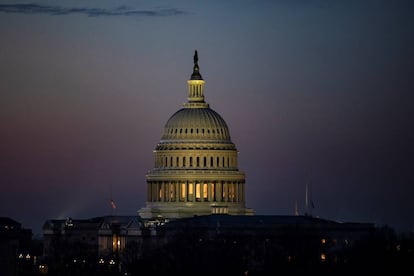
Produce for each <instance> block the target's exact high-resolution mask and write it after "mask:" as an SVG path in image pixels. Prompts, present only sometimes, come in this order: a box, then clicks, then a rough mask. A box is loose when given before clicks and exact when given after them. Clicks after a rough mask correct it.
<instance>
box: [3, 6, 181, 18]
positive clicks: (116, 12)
mask: <svg viewBox="0 0 414 276" xmlns="http://www.w3.org/2000/svg"><path fill="white" fill-rule="evenodd" d="M0 12H3V13H24V14H49V15H68V14H84V15H87V16H91V17H92V16H173V15H181V14H185V12H184V11H181V10H178V9H174V8H170V9H153V10H139V9H133V8H130V7H127V6H120V7H116V8H112V9H100V8H67V7H60V6H48V5H38V4H0Z"/></svg>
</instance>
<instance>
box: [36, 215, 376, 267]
mask: <svg viewBox="0 0 414 276" xmlns="http://www.w3.org/2000/svg"><path fill="white" fill-rule="evenodd" d="M43 229H44V253H45V255H44V257H45V260H46V261H48V262H49V269H52V267H51V265H52V266H55V267H54V268H53V269H52V271H55V272H56V273H58V271H59V269H61V268H62V267H65V269H68V267H72V269H75V267H77V266H79V265H82V266H83V269H85V270H86V271H89V270H90V271H98V270H99V269H104V270H105V271H107V270H108V269H112V270H113V271H116V272H128V273H130V274H133V275H138V274H139V273H143V272H145V273H156V274H157V275H163V274H169V273H170V272H175V273H178V274H179V275H183V274H184V275H185V274H187V273H188V274H187V275H189V274H191V275H194V273H198V274H201V275H211V274H212V273H213V274H214V273H216V272H217V271H216V268H217V266H219V267H220V269H221V270H222V272H223V273H224V272H225V273H226V274H230V275H232V274H234V275H240V273H244V272H245V271H250V273H256V274H259V273H268V272H276V271H283V270H284V271H290V272H292V271H293V269H295V272H305V271H306V269H308V270H309V271H311V270H314V269H316V268H317V269H322V268H332V267H340V266H344V265H346V264H347V262H349V261H350V255H349V253H350V252H352V250H353V249H354V248H355V246H356V245H357V244H358V242H360V241H363V240H368V239H370V238H372V237H373V235H374V232H375V227H374V225H373V224H370V223H338V222H334V221H330V220H325V219H320V218H315V217H311V216H259V215H255V216H244V215H240V216H236V215H223V214H221V215H219V214H213V215H206V216H195V217H192V218H182V219H175V220H171V221H168V220H165V219H152V220H141V219H139V217H131V216H116V217H112V216H108V217H99V218H93V219H86V220H75V219H67V220H48V221H47V222H46V223H45V225H44V228H43ZM76 269H79V268H78V267H77V268H76ZM198 270H200V271H198ZM296 270H297V271H296Z"/></svg>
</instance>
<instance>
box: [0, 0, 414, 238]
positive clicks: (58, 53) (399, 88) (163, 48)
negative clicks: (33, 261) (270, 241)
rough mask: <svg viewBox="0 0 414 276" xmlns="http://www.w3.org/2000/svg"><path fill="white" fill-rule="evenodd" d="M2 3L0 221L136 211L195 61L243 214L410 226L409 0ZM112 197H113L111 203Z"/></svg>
mask: <svg viewBox="0 0 414 276" xmlns="http://www.w3.org/2000/svg"><path fill="white" fill-rule="evenodd" d="M28 3H31V2H30V1H29V2H26V1H0V35H1V43H0V187H1V191H0V216H9V217H11V218H13V219H15V220H17V221H19V222H21V223H22V225H23V227H26V228H32V230H33V232H34V233H35V234H37V233H41V226H42V224H43V223H44V221H45V220H47V219H52V218H65V217H67V216H71V217H74V218H90V217H95V216H102V215H108V214H111V206H110V204H109V199H110V197H111V193H112V197H113V199H114V200H115V202H116V204H117V209H116V214H119V215H135V214H136V212H137V210H138V209H139V208H141V207H143V206H144V205H145V200H146V198H145V197H146V182H145V174H146V172H147V171H148V170H150V169H151V168H152V167H153V165H154V158H153V152H152V151H153V150H154V148H155V146H156V144H157V143H158V141H159V139H160V138H161V134H162V132H163V127H164V125H165V123H166V122H167V120H168V118H169V117H170V116H171V115H172V114H173V113H174V112H175V111H177V110H178V109H180V108H181V105H182V103H183V102H185V101H186V98H187V83H186V81H187V79H189V77H190V75H191V72H192V65H193V64H192V62H193V54H194V50H195V49H197V50H198V54H199V65H200V72H201V74H202V76H203V78H204V80H205V81H206V86H205V96H206V101H207V102H208V103H209V104H210V106H211V108H213V109H214V110H215V111H217V112H218V113H219V114H221V115H222V117H223V118H224V119H225V120H226V122H227V124H228V126H229V128H230V134H231V137H232V140H233V142H234V143H235V144H236V147H237V149H238V150H239V151H240V155H239V169H241V170H243V171H244V172H245V173H246V182H247V183H246V193H247V197H246V201H247V207H250V208H253V209H254V210H255V211H256V214H275V215H291V214H293V212H294V206H295V201H296V200H297V201H298V205H299V209H300V211H301V212H303V211H304V202H305V186H306V184H307V183H311V185H312V194H313V195H312V198H313V201H314V204H315V209H314V210H313V215H315V216H320V217H323V218H327V219H332V220H338V221H355V222H374V223H376V224H377V225H379V226H382V225H390V226H392V227H395V228H396V229H397V230H403V231H412V230H414V200H413V196H414V142H413V141H414V107H413V103H414V96H413V93H414V82H413V77H414V70H413V66H414V17H413V14H414V5H413V4H412V3H413V2H412V1H391V0H390V1H336V2H335V1H205V2H202V3H200V2H198V1H115V0H107V1H58V2H56V1H36V2H34V3H36V4H28ZM111 190H112V192H111Z"/></svg>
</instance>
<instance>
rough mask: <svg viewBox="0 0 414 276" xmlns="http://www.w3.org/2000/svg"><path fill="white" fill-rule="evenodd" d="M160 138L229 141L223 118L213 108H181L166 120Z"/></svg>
mask: <svg viewBox="0 0 414 276" xmlns="http://www.w3.org/2000/svg"><path fill="white" fill-rule="evenodd" d="M161 140H221V141H223V140H224V141H228V142H230V133H229V129H228V127H227V124H226V122H225V121H224V119H223V118H222V117H221V116H220V115H219V114H218V113H217V112H216V111H214V110H213V109H211V108H209V107H206V108H182V109H180V110H178V111H177V112H176V113H174V114H173V115H172V116H171V117H170V119H169V120H168V121H167V123H166V125H165V128H164V134H163V136H162V138H161Z"/></svg>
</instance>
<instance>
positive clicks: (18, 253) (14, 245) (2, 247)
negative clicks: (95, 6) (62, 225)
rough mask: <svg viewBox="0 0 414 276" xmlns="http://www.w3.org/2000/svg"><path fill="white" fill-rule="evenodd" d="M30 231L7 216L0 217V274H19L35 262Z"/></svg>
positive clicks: (29, 268)
mask: <svg viewBox="0 0 414 276" xmlns="http://www.w3.org/2000/svg"><path fill="white" fill-rule="evenodd" d="M36 257H37V256H36V254H34V250H33V246H32V231H31V230H30V229H24V228H22V225H21V224H20V223H19V222H17V221H15V220H13V219H11V218H8V217H0V275H21V274H22V273H23V271H28V270H29V271H31V269H32V267H33V264H34V262H36Z"/></svg>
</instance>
